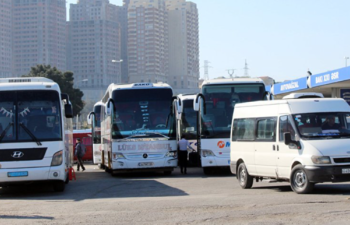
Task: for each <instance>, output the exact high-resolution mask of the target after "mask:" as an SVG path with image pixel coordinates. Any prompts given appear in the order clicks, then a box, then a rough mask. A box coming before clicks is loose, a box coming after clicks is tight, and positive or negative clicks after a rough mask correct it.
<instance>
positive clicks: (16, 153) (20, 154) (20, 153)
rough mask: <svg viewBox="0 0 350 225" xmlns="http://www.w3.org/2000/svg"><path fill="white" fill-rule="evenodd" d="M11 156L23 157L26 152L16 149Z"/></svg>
mask: <svg viewBox="0 0 350 225" xmlns="http://www.w3.org/2000/svg"><path fill="white" fill-rule="evenodd" d="M11 156H12V158H15V159H19V158H22V157H23V156H24V153H23V152H20V151H15V152H13V153H12V155H11Z"/></svg>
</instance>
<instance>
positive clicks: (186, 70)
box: [166, 0, 199, 89]
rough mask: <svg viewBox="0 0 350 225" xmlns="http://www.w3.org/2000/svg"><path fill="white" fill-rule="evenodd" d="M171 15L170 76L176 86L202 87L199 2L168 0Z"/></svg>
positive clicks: (185, 87) (171, 83)
mask: <svg viewBox="0 0 350 225" xmlns="http://www.w3.org/2000/svg"><path fill="white" fill-rule="evenodd" d="M166 7H167V10H168V16H169V19H168V21H169V78H168V83H169V84H170V85H171V86H172V87H173V88H181V89H182V88H183V89H187V88H198V80H199V35H198V10H197V6H196V4H194V3H192V2H186V1H185V0H166Z"/></svg>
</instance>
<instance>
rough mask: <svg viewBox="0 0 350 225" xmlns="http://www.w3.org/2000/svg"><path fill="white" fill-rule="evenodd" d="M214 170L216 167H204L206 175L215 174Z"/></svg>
mask: <svg viewBox="0 0 350 225" xmlns="http://www.w3.org/2000/svg"><path fill="white" fill-rule="evenodd" d="M213 171H214V169H213V168H211V167H203V173H204V174H205V175H211V174H213Z"/></svg>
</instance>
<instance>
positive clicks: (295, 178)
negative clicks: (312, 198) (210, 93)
mask: <svg viewBox="0 0 350 225" xmlns="http://www.w3.org/2000/svg"><path fill="white" fill-rule="evenodd" d="M290 186H291V188H292V189H293V191H294V192H295V193H297V194H306V193H310V192H311V191H312V190H313V189H314V186H315V184H314V183H311V182H310V181H309V179H308V178H307V175H306V172H305V170H304V168H303V166H302V165H297V166H295V167H294V168H293V170H292V173H291V176H290Z"/></svg>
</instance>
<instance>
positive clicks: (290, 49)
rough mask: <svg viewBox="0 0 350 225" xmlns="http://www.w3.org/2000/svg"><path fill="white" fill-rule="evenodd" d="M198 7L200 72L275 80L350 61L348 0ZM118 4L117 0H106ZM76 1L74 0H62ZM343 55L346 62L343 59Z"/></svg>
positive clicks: (264, 0) (202, 2) (267, 0)
mask: <svg viewBox="0 0 350 225" xmlns="http://www.w3.org/2000/svg"><path fill="white" fill-rule="evenodd" d="M191 1H192V2H194V3H196V4H197V7H198V13H199V39H200V41H199V49H200V76H201V78H203V76H204V68H203V64H204V63H203V62H204V60H208V61H209V62H210V64H209V65H210V66H211V67H210V68H209V77H210V78H215V77H220V76H225V77H228V76H229V74H228V71H227V70H231V71H230V72H232V69H235V71H234V76H235V75H237V76H243V75H244V70H243V68H244V63H245V60H247V63H248V68H249V70H248V74H249V75H250V76H251V77H260V76H270V77H272V78H273V79H275V81H277V82H278V81H284V80H292V79H297V78H301V77H304V76H307V71H308V70H310V71H311V72H312V74H318V73H322V72H326V71H329V70H334V69H338V68H342V67H345V65H346V63H347V65H350V59H349V60H346V59H345V57H350V13H349V9H350V1H348V0H336V1H329V0H307V1H305V0H284V1H281V0H215V1H214V0H191ZM110 2H111V3H112V4H115V5H120V6H121V5H122V0H110ZM69 3H76V0H67V9H69V8H68V7H69ZM346 61H347V62H346Z"/></svg>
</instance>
